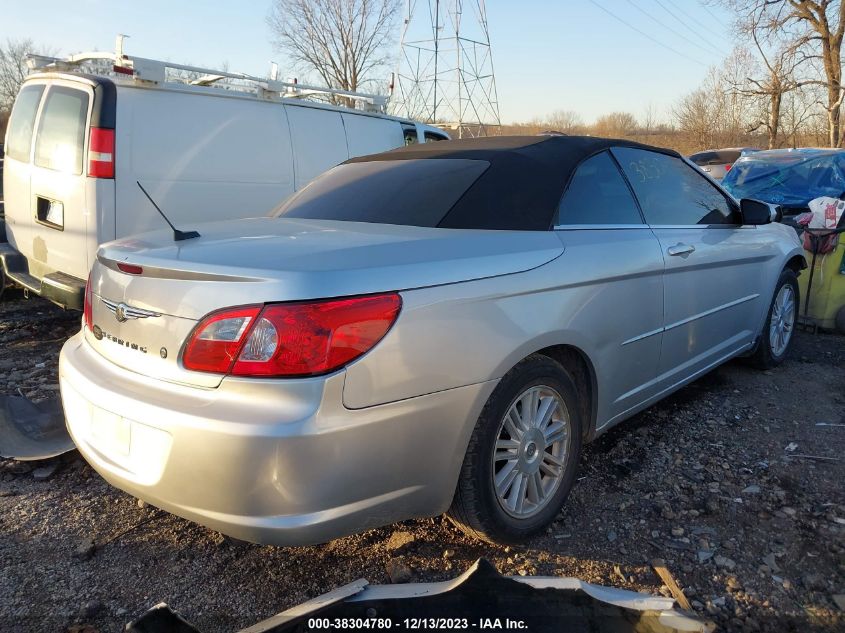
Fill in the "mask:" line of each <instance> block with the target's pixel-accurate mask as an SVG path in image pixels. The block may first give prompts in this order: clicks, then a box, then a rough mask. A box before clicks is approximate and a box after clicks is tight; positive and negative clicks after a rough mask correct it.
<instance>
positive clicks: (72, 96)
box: [35, 86, 88, 174]
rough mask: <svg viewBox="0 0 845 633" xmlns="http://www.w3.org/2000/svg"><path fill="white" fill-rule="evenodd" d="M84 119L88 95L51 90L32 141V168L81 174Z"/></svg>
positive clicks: (72, 90)
mask: <svg viewBox="0 0 845 633" xmlns="http://www.w3.org/2000/svg"><path fill="white" fill-rule="evenodd" d="M87 119H88V93H86V92H83V91H81V90H75V89H73V88H66V87H64V86H51V87H50V90H49V92H48V93H47V99H46V101H45V102H44V109H43V111H42V113H41V119H40V121H39V123H38V134H37V135H36V137H35V164H36V165H38V166H39V167H46V168H47V169H55V170H56V171H62V172H66V173H71V174H81V173H82V154H83V149H84V145H85V124H86V121H87Z"/></svg>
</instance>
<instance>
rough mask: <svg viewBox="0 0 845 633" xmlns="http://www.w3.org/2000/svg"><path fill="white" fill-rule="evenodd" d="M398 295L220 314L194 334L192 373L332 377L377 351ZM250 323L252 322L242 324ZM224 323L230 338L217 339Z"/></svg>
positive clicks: (188, 355)
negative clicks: (365, 355) (372, 350)
mask: <svg viewBox="0 0 845 633" xmlns="http://www.w3.org/2000/svg"><path fill="white" fill-rule="evenodd" d="M401 306H402V299H401V298H400V297H399V295H398V294H395V293H391V294H383V295H369V296H365V297H352V298H348V299H331V300H323V301H308V302H299V303H280V304H269V305H266V306H264V308H263V309H261V308H259V307H258V306H250V307H247V308H235V309H232V310H222V311H220V312H215V313H212V314H210V315H209V316H207V317H206V318H205V319H203V320H202V321H201V322H200V323H199V325H197V327H196V328H195V329H194V331H193V332H192V334H191V336H190V337H189V339H188V343H187V344H186V346H185V351H184V353H183V355H182V363H183V365H184V366H185V368H187V369H194V370H196V371H207V372H215V373H231V374H232V375H235V376H261V377H291V376H315V375H319V374H327V373H330V372H332V371H335V370H337V369H340V368H341V367H343V366H345V365H348V364H349V363H350V362H352V361H353V360H355V359H356V358H358V357H360V356H361V355H363V354H365V353H366V352H368V351H369V350H370V349H372V348H373V347H374V346H375V344H376V343H378V342H379V341H380V340H381V339H382V338H383V337H384V335H385V334H387V332H388V330H390V328H391V326H392V325H393V323H394V322H395V321H396V318H397V317H398V316H399V309H400V307H401ZM245 318H248V319H249V320H248V322H245V321H241V319H245ZM220 323H225V324H226V325H225V330H226V332H227V334H226V335H225V336H220V335H218V333H217V332H218V330H219V328H220V327H221V326H220V325H218V324H220Z"/></svg>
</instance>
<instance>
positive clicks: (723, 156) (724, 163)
mask: <svg viewBox="0 0 845 633" xmlns="http://www.w3.org/2000/svg"><path fill="white" fill-rule="evenodd" d="M758 151H760V150H759V149H757V148H756V147H726V148H725V149H708V150H705V151H703V152H697V153H695V154H692V155H691V156H690V157H689V159H690V160H691V161H692V162H693V163H695V164H696V165H698V166H699V167H700V168H701V171H703V172H704V173H705V174H707V175H708V176H710V177H711V178H712V179H713V180H721V179H722V178H724V177H725V174H727V173H728V172H729V171H730V170H731V167H733V164H734V163H735V162H736V161H737V159H739V157H740V156H746V155H747V154H751V153H753V152H758Z"/></svg>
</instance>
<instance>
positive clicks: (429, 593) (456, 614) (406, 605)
mask: <svg viewBox="0 0 845 633" xmlns="http://www.w3.org/2000/svg"><path fill="white" fill-rule="evenodd" d="M674 605H675V602H674V600H672V599H671V598H664V597H662V596H651V595H648V594H641V593H636V592H633V591H627V590H624V589H616V588H614V587H602V586H599V585H592V584H590V583H586V582H583V581H581V580H578V579H577V578H557V577H532V576H524V577H521V576H513V577H510V576H502V575H500V574H499V572H498V571H496V568H495V567H493V565H492V564H491V563H489V562H488V561H486V560H484V559H479V560H478V561H476V563H475V564H474V565H473V566H472V567H471V568H470V569H469V570H467V571H466V572H465V573H464V574H462V575H461V576H459V577H457V578H455V579H454V580H451V581H447V582H434V583H409V584H403V585H368V584H367V581H366V580H357V581H355V582H353V583H350V584H348V585H345V586H343V587H340V588H338V589H335V590H334V591H331V592H329V593H327V594H323V595H322V596H318V597H317V598H314V599H313V600H309V601H307V602H304V603H302V604H300V605H297V606H295V607H293V608H291V609H288V610H287V611H283V612H282V613H279V614H278V615H275V616H273V617H271V618H268V619H267V620H264V621H262V622H259V623H257V624H254V625H252V626H250V627H248V628H246V629H243V630H241V631H240V633H293V632H294V631H297V632H298V631H307V630H311V629H312V628H314V627H309V624H308V622H309V620H312V619H313V618H315V617H316V618H319V619H321V620H323V621H324V622H335V621H336V619H337V621H346V622H348V623H355V622H356V621H357V622H362V621H363V620H369V621H372V620H374V619H381V620H382V621H384V620H389V621H390V622H391V627H390V630H394V631H395V630H399V631H406V630H410V629H413V628H415V627H414V626H413V624H414V622H415V621H416V622H419V621H420V620H421V619H425V620H426V621H428V622H431V621H432V620H431V619H432V618H434V619H435V620H436V621H437V622H440V621H449V620H450V619H451V620H452V621H453V622H454V621H456V620H461V621H462V620H466V623H467V627H466V628H467V629H470V630H471V629H476V630H477V629H483V628H496V626H495V623H496V620H498V621H499V628H500V629H507V628H519V629H521V630H527V631H531V633H559V632H560V631H590V632H591V633H710V632H711V631H713V630H714V629H715V625H714V624H713V623H712V622H710V621H705V620H701V619H699V618H698V617H696V616H695V615H692V614H690V613H688V612H683V611H679V610H677V609H675V608H674ZM508 621H510V622H512V623H515V622H521V623H522V626H510V627H508V626H507V624H506V623H507V622H508ZM485 625H486V626H485ZM446 626H447V625H446V624H445V623H444V626H443V627H439V628H440V629H444V630H445V627H446ZM318 628H320V627H318ZM322 628H326V627H322ZM351 628H352V629H353V630H359V629H360V630H362V629H364V628H369V627H364V626H361V627H359V626H357V625H356V626H352V627H351ZM379 628H381V629H384V628H385V627H383V626H382V627H379ZM416 628H418V627H416ZM428 628H432V627H431V626H429V627H428ZM433 628H438V627H433ZM126 631H127V633H174V632H177V633H200V631H199V629H197V628H195V627H194V626H192V625H191V624H190V623H188V622H187V621H186V620H185V619H184V618H183V617H182V616H180V615H179V614H178V613H177V612H175V611H173V610H172V609H170V607H168V606H167V605H166V604H164V603H162V604H159V605H156V606H155V607H153V608H152V609H151V610H150V611H147V612H146V613H145V614H143V615H142V616H141V617H140V618H138V619H137V620H134V621H133V622H131V623H129V624H127V625H126Z"/></svg>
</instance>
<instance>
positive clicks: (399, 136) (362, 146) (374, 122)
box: [342, 114, 405, 158]
mask: <svg viewBox="0 0 845 633" xmlns="http://www.w3.org/2000/svg"><path fill="white" fill-rule="evenodd" d="M342 117H343V125H344V127H345V128H346V145H347V146H348V148H349V158H355V157H356V156H366V155H367V154H377V153H379V152H386V151H387V150H389V149H396V148H397V147H402V146H403V145H404V144H405V135H404V133H403V131H402V124H401V123H400V122H399V121H392V120H390V119H382V118H380V117H372V116H365V115H360V114H343V115H342Z"/></svg>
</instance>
